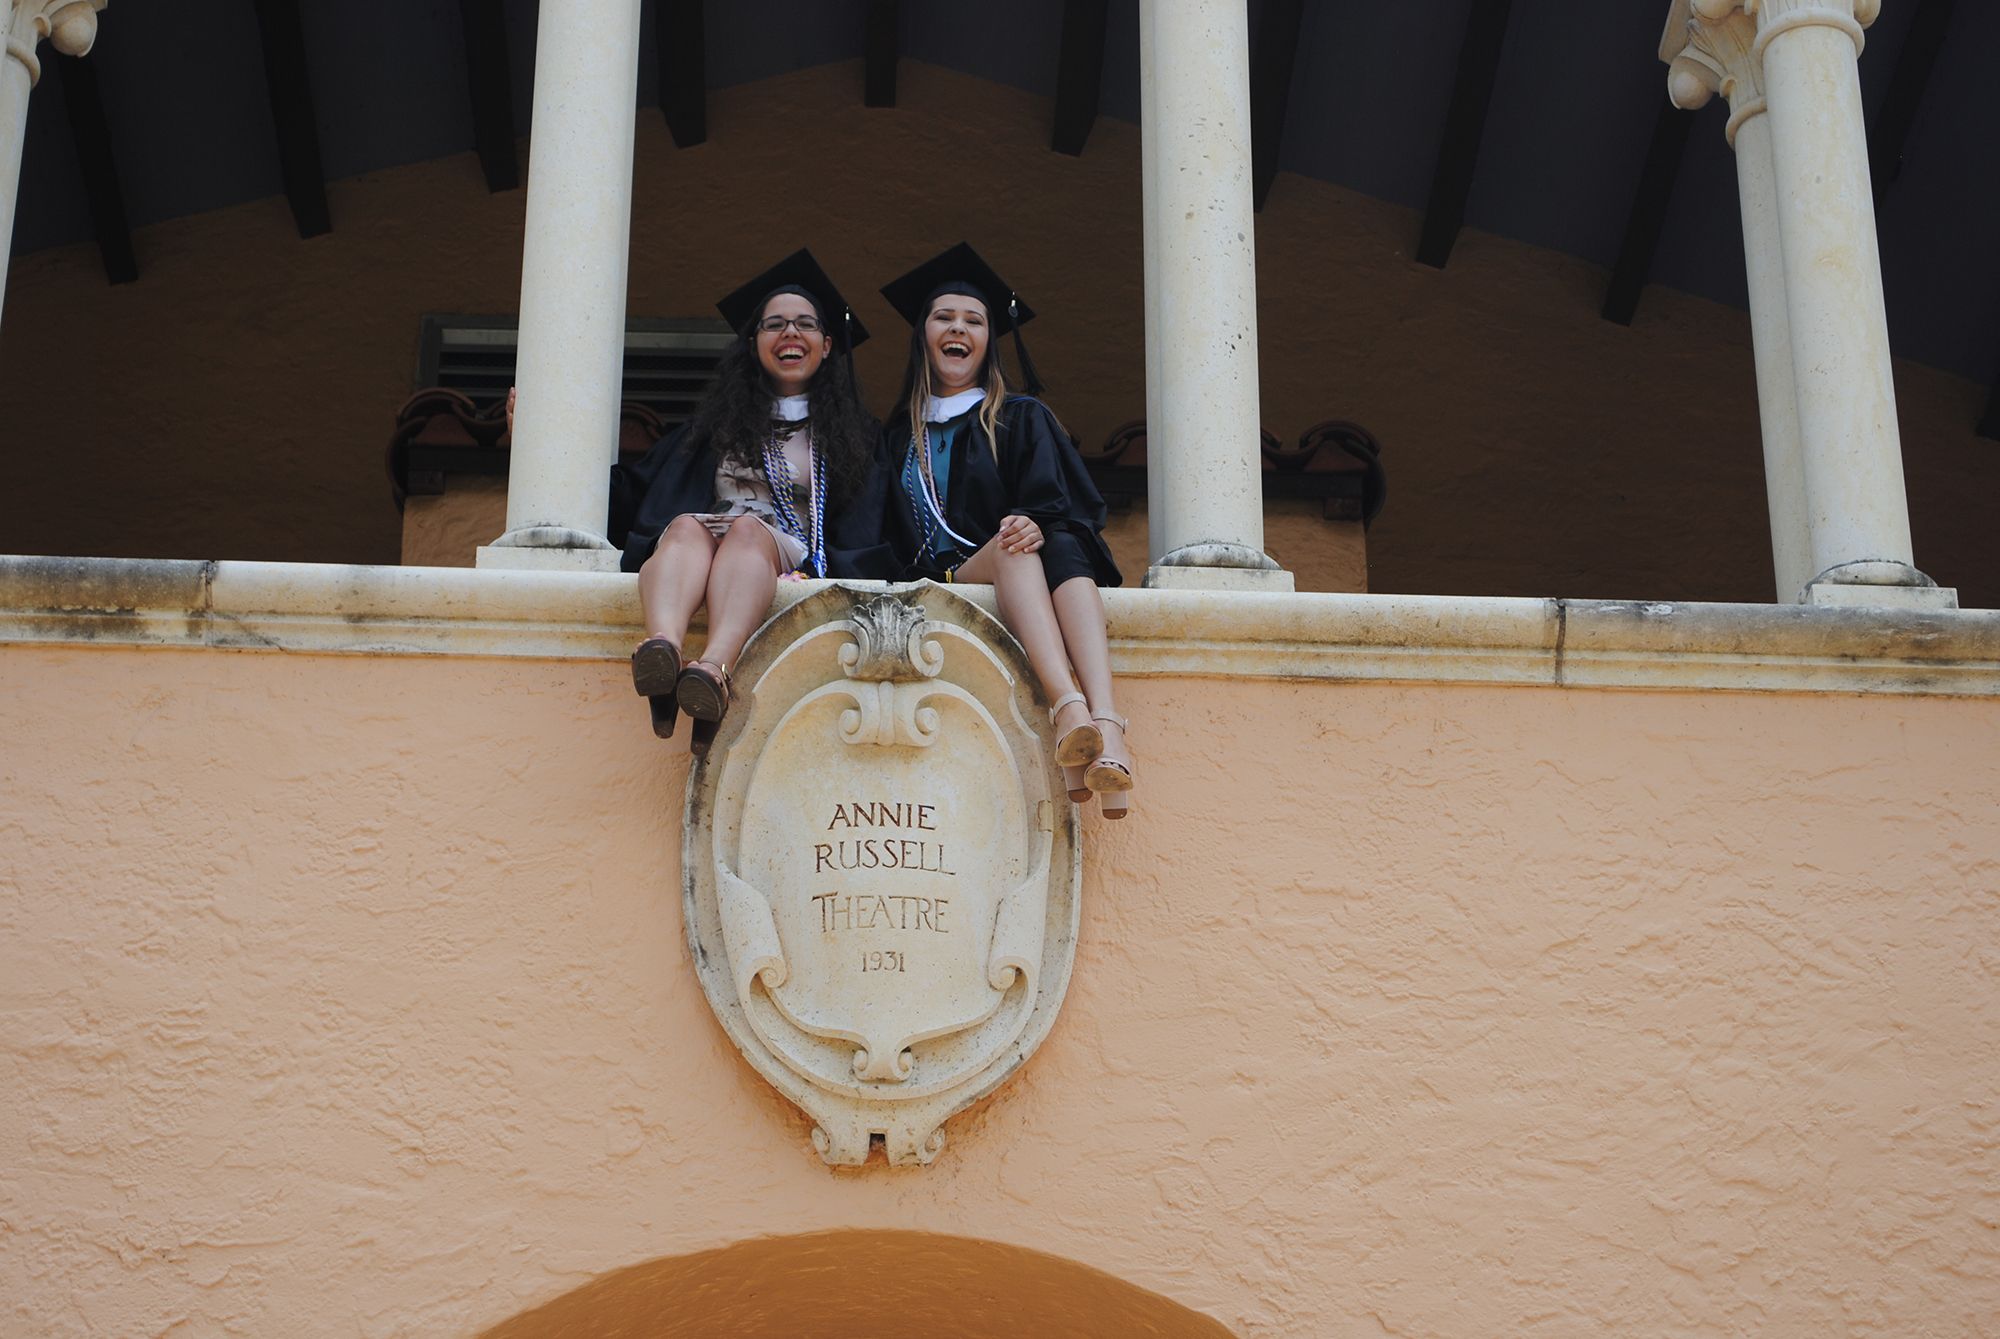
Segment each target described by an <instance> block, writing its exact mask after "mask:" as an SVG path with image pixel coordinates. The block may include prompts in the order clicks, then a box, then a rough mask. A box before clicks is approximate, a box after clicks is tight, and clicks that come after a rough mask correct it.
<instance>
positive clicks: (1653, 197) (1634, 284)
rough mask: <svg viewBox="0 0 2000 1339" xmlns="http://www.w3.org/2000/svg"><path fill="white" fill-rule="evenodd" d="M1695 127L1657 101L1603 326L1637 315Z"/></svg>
mask: <svg viewBox="0 0 2000 1339" xmlns="http://www.w3.org/2000/svg"><path fill="white" fill-rule="evenodd" d="M1693 124H1694V115H1693V114H1692V113H1690V112H1684V111H1682V110H1680V108H1678V107H1676V106H1674V104H1673V103H1671V102H1668V101H1667V100H1666V99H1665V98H1661V99H1660V117H1659V119H1658V120H1657V121H1655V122H1653V143H1652V145H1651V146H1650V147H1649V148H1648V149H1647V150H1646V167H1645V170H1644V171H1642V172H1641V173H1640V174H1639V189H1638V190H1637V191H1636V192H1634V194H1633V196H1632V212H1631V214H1630V215H1629V216H1628V217H1627V218H1626V220H1625V241H1624V242H1623V243H1622V244H1621V245H1620V246H1619V248H1618V263H1617V264H1616V265H1614V266H1612V267H1611V287H1610V288H1608V289H1606V290H1605V294H1604V319H1605V320H1607V321H1616V322H1617V323H1618V324H1619V325H1630V324H1632V318H1633V316H1635V315H1636V314H1637V313H1638V311H1639V294H1640V292H1641V291H1642V290H1644V288H1645V287H1646V279H1647V276H1649V275H1650V274H1651V273H1652V272H1653V253H1654V252H1656V251H1658V250H1659V249H1660V234H1661V233H1662V232H1664V231H1665V230H1666V226H1667V206H1668V205H1669V204H1671V203H1672V202H1673V198H1674V182H1675V181H1676V180H1678V179H1679V177H1680V174H1681V159H1682V158H1683V157H1684V156H1685V155H1686V153H1687V142H1688V127H1690V126H1691V125H1693Z"/></svg>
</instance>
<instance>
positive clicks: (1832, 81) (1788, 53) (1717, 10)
mask: <svg viewBox="0 0 2000 1339" xmlns="http://www.w3.org/2000/svg"><path fill="white" fill-rule="evenodd" d="M1735 7H1737V5H1736V0H1694V8H1695V10H1696V12H1697V13H1699V14H1701V15H1702V16H1703V17H1709V18H1713V17H1719V16H1721V15H1722V14H1725V13H1726V12H1727V10H1729V9H1731V8H1735ZM1742 7H1743V8H1745V9H1746V10H1747V12H1748V13H1749V14H1750V15H1751V17H1753V18H1754V19H1755V20H1756V24H1757V36H1756V39H1755V41H1754V42H1753V44H1752V47H1751V54H1752V55H1753V56H1756V57H1757V58H1759V59H1760V61H1761V63H1762V69H1763V83H1764V93H1765V98H1766V100H1767V101H1768V103H1769V111H1768V113H1767V117H1768V121H1769V125H1770V138H1771V160H1772V167H1773V172H1774V175H1775V178H1776V195H1777V206H1778V208H1777V213H1778V231H1779V236H1780V241H1781V245H1782V248H1783V251H1784V257H1785V305H1786V313H1787V318H1788V320H1789V323H1790V333H1791V343H1792V375H1793V380H1794V383H1795V391H1796V397H1797V404H1798V415H1799V433H1800V439H1801V442H1802V443H1803V447H1804V454H1805V484H1806V508H1807V514H1808V516H1809V518H1810V527H1811V533H1812V566H1813V571H1814V576H1813V579H1812V582H1811V584H1810V585H1809V586H1808V594H1807V598H1808V600H1809V602H1811V603H1814V604H1848V605H1852V604H1863V605H1880V604H1909V603H1918V604H1926V605H1940V604H1956V597H1955V595H1953V594H1952V593H1950V592H1942V591H1938V590H1937V589H1936V587H1935V586H1934V584H1933V583H1932V582H1931V580H1930V578H1928V577H1926V576H1925V575H1924V574H1923V573H1921V572H1919V571H1918V570H1917V568H1916V564H1915V558H1914V554H1913V552H1912V549H1911V544H1910V513H1909V502H1908V500H1907V498H1906V496H1905V494H1904V490H1903V456H1902V439H1901V436H1900V434H1899V432H1898V430H1897V424H1896V388H1895V383H1894V379H1893V376H1892V367H1891V363H1890V355H1889V326H1888V318H1887V316H1886V314H1885V312H1884V309H1883V305H1882V267H1881V261H1880V258H1879V255H1878V253H1877V249H1876V240H1875V205H1874V197H1873V194H1872V191H1871V187H1870V182H1869V175H1868V137H1867V124H1866V121H1865V119H1864V118H1863V115H1862V109H1861V77H1860V70H1859V68H1858V66H1857V64H1856V61H1857V58H1858V57H1859V55H1860V52H1861V47H1862V44H1863V40H1864V39H1863V37H1862V29H1863V28H1864V27H1865V26H1866V25H1867V24H1869V23H1872V22H1873V21H1874V19H1875V16H1876V14H1877V13H1878V12H1879V11H1880V9H1881V2H1880V0H1743V5H1742ZM1899 587H1900V588H1906V589H1902V590H1899V589H1897V588H1899Z"/></svg>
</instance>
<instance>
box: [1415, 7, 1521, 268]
mask: <svg viewBox="0 0 2000 1339" xmlns="http://www.w3.org/2000/svg"><path fill="white" fill-rule="evenodd" d="M1513 7H1514V6H1513V0H1472V13H1471V14H1470V15H1469V16H1468V17H1467V18H1466V21H1465V39H1464V41H1463V42H1461V43H1460V44H1459V48H1458V79H1457V82H1456V83H1455V84H1454V85H1453V87H1452V90H1451V108H1450V110H1449V111H1447V112H1446V113H1445V118H1444V142H1443V143H1442V144H1440V145H1439V146H1438V156H1437V169H1436V171H1434V172H1433V173H1432V174H1431V194H1430V202H1429V203H1428V204H1427V205H1426V206H1425V207H1424V230H1423V235H1422V236H1421V237H1420V238H1419V239H1418V241H1417V259H1418V260H1420V261H1422V262H1423V263H1424V264H1426V265H1435V266H1437V267H1438V268H1439V269H1443V268H1444V263H1445V262H1446V261H1447V260H1450V259H1451V248H1452V246H1453V244H1454V243H1456V242H1457V241H1458V230H1459V229H1460V228H1461V227H1463V226H1464V225H1465V202H1466V200H1467V199H1468V198H1470V197H1471V195H1472V174H1473V170H1474V169H1475V168H1477V167H1478V165H1479V141H1480V139H1481V137H1482V136H1484V135H1485V133H1486V106H1487V104H1488V103H1489V102H1491V101H1492V100H1493V81H1494V79H1495V78H1496V77H1497V76H1498V74H1499V73H1500V49H1501V47H1502V46H1503V45H1505V43H1506V39H1507V16H1508V13H1509V12H1510V11H1511V10H1512V9H1513Z"/></svg>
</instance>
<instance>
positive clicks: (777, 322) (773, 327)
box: [757, 312, 821, 335]
mask: <svg viewBox="0 0 2000 1339" xmlns="http://www.w3.org/2000/svg"><path fill="white" fill-rule="evenodd" d="M786 326H792V327H793V328H795V329H796V330H797V331H798V332H799V333H800V334H801V335H817V334H818V333H819V332H820V328H821V327H820V323H819V317H817V316H814V315H813V314H812V313H811V312H807V313H806V314H805V315H804V316H766V317H765V318H764V319H763V320H761V321H759V322H757V328H758V329H759V330H761V331H763V332H764V333H765V334H767V335H781V334H783V333H784V331H785V327H786Z"/></svg>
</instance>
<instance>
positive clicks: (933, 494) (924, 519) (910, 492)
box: [903, 422, 979, 558]
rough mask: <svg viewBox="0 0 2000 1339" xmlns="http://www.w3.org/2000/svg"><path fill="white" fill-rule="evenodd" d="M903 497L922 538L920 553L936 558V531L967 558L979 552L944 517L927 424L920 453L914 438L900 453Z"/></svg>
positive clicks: (929, 430)
mask: <svg viewBox="0 0 2000 1339" xmlns="http://www.w3.org/2000/svg"><path fill="white" fill-rule="evenodd" d="M903 495H904V496H905V497H907V498H909V499H910V513H911V515H912V516H914V517H915V518H916V522H917V531H918V533H919V534H920V535H922V536H923V541H922V543H921V545H920V546H919V549H920V551H921V552H922V553H924V554H928V555H931V556H933V557H935V556H937V549H936V547H935V546H936V543H937V537H938V532H940V531H942V532H943V533H944V537H945V538H946V539H949V540H950V541H951V542H952V543H954V544H956V545H957V546H958V548H959V551H960V552H962V553H964V554H965V555H966V556H967V557H968V558H969V557H971V556H972V555H973V554H975V553H977V552H979V546H978V545H977V544H975V543H973V542H972V541H971V540H969V539H967V538H966V537H965V536H964V535H961V534H959V533H958V531H956V530H954V529H952V528H951V522H949V521H947V520H945V518H944V504H943V502H942V500H941V499H940V495H939V493H938V486H937V476H936V475H935V474H934V473H933V472H932V469H931V425H930V424H929V423H928V422H926V423H925V424H924V432H923V452H922V454H921V455H919V454H918V451H917V441H916V439H915V438H911V439H910V449H909V450H908V451H906V452H904V454H903ZM919 498H922V499H923V505H922V506H921V507H919V506H918V505H917V500H918V499H919Z"/></svg>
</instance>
